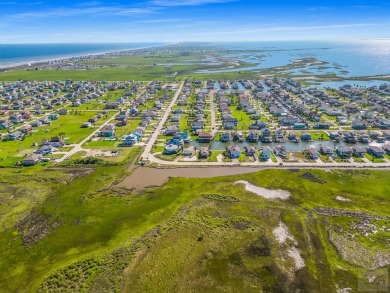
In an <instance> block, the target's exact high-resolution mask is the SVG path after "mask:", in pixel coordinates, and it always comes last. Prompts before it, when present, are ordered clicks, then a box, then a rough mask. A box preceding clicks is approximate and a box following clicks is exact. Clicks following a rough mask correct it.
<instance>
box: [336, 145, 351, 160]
mask: <svg viewBox="0 0 390 293" xmlns="http://www.w3.org/2000/svg"><path fill="white" fill-rule="evenodd" d="M337 154H338V155H339V156H340V158H342V159H350V158H351V157H352V154H353V150H352V147H338V148H337Z"/></svg>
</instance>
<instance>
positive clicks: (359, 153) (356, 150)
mask: <svg viewBox="0 0 390 293" xmlns="http://www.w3.org/2000/svg"><path fill="white" fill-rule="evenodd" d="M352 154H353V155H354V156H355V157H361V158H362V157H364V155H365V154H366V149H365V148H364V147H361V146H358V145H354V146H352Z"/></svg>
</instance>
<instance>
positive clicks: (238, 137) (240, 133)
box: [233, 131, 245, 142]
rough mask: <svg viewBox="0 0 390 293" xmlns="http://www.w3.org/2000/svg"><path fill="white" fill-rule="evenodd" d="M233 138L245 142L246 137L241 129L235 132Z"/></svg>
mask: <svg viewBox="0 0 390 293" xmlns="http://www.w3.org/2000/svg"><path fill="white" fill-rule="evenodd" d="M233 140H234V141H238V142H244V140H245V139H244V135H243V133H242V132H241V131H239V132H236V133H235V134H234V137H233Z"/></svg>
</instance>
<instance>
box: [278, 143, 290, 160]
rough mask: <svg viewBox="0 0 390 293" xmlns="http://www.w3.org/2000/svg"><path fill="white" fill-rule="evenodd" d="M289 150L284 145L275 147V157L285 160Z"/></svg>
mask: <svg viewBox="0 0 390 293" xmlns="http://www.w3.org/2000/svg"><path fill="white" fill-rule="evenodd" d="M287 154H288V153H287V149H286V147H285V146H284V145H278V146H276V147H275V155H277V156H279V157H282V158H285V157H287Z"/></svg>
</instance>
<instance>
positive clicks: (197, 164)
mask: <svg viewBox="0 0 390 293" xmlns="http://www.w3.org/2000/svg"><path fill="white" fill-rule="evenodd" d="M148 160H149V161H150V162H153V163H157V164H160V165H167V166H182V167H201V166H203V167H232V166H236V167H252V168H319V169H328V168H329V169H335V168H336V169H337V168H340V169H345V168H350V169H355V168H356V169H359V168H363V169H386V170H389V169H390V164H389V163H372V162H370V163H355V162H353V163H324V162H321V163H283V166H279V163H273V162H272V161H271V160H270V161H268V162H259V161H256V162H252V163H250V162H245V163H236V162H172V161H164V160H161V159H159V158H156V157H155V156H154V155H153V154H149V157H148Z"/></svg>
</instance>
